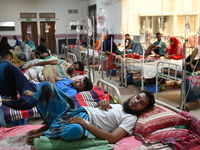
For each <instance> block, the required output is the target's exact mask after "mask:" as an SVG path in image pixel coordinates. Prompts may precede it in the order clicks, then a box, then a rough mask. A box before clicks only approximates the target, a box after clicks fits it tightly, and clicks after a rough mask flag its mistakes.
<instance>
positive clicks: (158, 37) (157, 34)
mask: <svg viewBox="0 0 200 150" xmlns="http://www.w3.org/2000/svg"><path fill="white" fill-rule="evenodd" d="M156 38H157V40H159V41H160V40H161V38H162V34H161V33H160V32H158V33H156Z"/></svg>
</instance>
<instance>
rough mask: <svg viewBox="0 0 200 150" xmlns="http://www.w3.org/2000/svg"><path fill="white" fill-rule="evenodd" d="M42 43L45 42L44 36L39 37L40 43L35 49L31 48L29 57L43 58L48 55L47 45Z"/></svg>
mask: <svg viewBox="0 0 200 150" xmlns="http://www.w3.org/2000/svg"><path fill="white" fill-rule="evenodd" d="M44 43H45V38H44V37H41V38H40V45H39V46H38V47H37V49H35V50H33V51H32V52H31V54H30V55H31V59H36V57H38V58H40V59H43V58H46V57H48V56H49V55H50V54H49V52H48V50H47V47H46V45H45V44H44Z"/></svg>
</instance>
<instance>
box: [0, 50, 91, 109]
mask: <svg viewBox="0 0 200 150" xmlns="http://www.w3.org/2000/svg"><path fill="white" fill-rule="evenodd" d="M11 62H12V53H10V52H9V51H4V52H2V53H1V62H0V68H1V69H0V83H1V84H0V95H1V96H4V97H6V98H4V99H2V101H3V104H5V105H6V106H8V107H11V108H14V109H19V110H27V109H31V108H32V107H35V106H36V100H35V99H33V97H30V96H26V95H24V91H25V90H30V91H32V92H36V89H37V86H36V85H35V84H33V83H31V82H29V81H28V80H27V78H26V77H25V76H24V75H23V74H22V72H21V71H20V70H19V68H17V67H15V66H13V65H12V64H11ZM57 82H59V83H58V84H62V85H64V86H65V87H66V89H67V90H66V93H65V94H68V93H69V92H70V90H71V91H72V90H73V91H74V90H77V91H78V92H80V91H83V90H91V88H92V83H91V81H90V80H89V79H88V78H84V79H82V80H77V81H73V83H72V81H71V80H67V79H66V80H65V79H62V81H57ZM69 84H71V85H69ZM67 85H68V86H67ZM80 85H81V86H80ZM69 86H71V88H70V87H69ZM61 90H63V91H64V92H65V89H64V88H63V87H62V89H61ZM17 91H18V92H17ZM18 93H19V95H20V96H21V97H20V98H18V97H17V95H18ZM76 93H77V92H73V95H72V94H70V96H74V94H76Z"/></svg>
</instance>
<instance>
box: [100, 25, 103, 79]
mask: <svg viewBox="0 0 200 150" xmlns="http://www.w3.org/2000/svg"><path fill="white" fill-rule="evenodd" d="M100 60H101V78H102V79H103V39H102V28H101V58H100Z"/></svg>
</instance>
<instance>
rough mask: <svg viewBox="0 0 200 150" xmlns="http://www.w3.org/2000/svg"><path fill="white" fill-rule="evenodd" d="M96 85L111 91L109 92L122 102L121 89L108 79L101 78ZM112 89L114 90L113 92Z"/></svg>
mask: <svg viewBox="0 0 200 150" xmlns="http://www.w3.org/2000/svg"><path fill="white" fill-rule="evenodd" d="M96 85H97V86H98V87H101V88H103V89H104V91H106V92H107V93H109V94H110V93H112V96H113V97H114V98H117V100H118V103H119V104H122V97H121V94H120V92H119V89H118V88H117V87H116V86H114V85H112V84H110V83H108V82H106V81H105V80H103V79H99V80H98V81H97V82H96ZM111 90H112V92H111ZM110 95H111V94H110Z"/></svg>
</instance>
